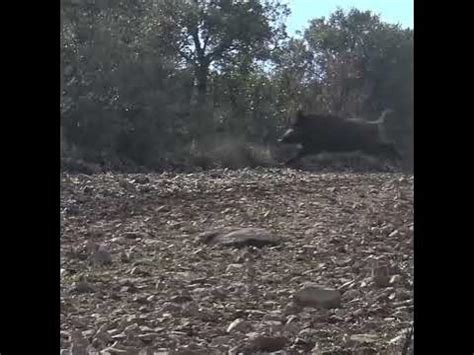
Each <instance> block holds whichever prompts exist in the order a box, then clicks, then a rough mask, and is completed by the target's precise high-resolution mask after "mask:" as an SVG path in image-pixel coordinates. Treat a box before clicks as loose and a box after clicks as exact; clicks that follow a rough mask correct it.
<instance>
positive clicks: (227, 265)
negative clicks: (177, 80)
mask: <svg viewBox="0 0 474 355" xmlns="http://www.w3.org/2000/svg"><path fill="white" fill-rule="evenodd" d="M244 227H251V229H244V230H240V231H239V230H238V229H239V228H244ZM252 228H253V229H252ZM236 230H237V232H235V231H236ZM232 231H234V234H233V235H232V236H231V237H229V236H226V233H229V232H232ZM219 238H221V239H219ZM226 238H227V239H226ZM229 238H230V239H229ZM232 238H233V239H232ZM239 238H240V239H239ZM259 238H260V239H259ZM229 240H230V242H229ZM255 240H257V241H260V243H255ZM252 241H253V242H254V243H252ZM234 242H235V243H234ZM267 242H268V245H266V243H267ZM249 244H251V245H249ZM61 286H62V287H61V348H62V349H65V350H63V352H64V353H65V354H69V353H71V352H72V353H73V354H82V353H85V352H86V349H87V350H88V351H103V353H104V354H106V353H110V354H139V353H141V354H147V353H148V354H153V352H155V353H160V354H168V353H170V354H171V353H172V354H239V353H245V354H256V353H268V352H274V353H275V354H298V353H304V354H312V353H314V354H376V353H377V354H380V353H388V354H400V353H402V347H403V344H404V342H405V338H406V333H407V330H408V329H409V328H410V326H411V324H412V320H413V178H412V176H408V175H402V174H394V173H383V174H382V173H379V174H343V173H339V174H329V173H328V174H318V173H310V172H302V171H296V170H290V169H260V170H259V169H256V170H246V169H243V170H239V171H226V170H214V171H208V172H200V173H192V174H172V173H163V174H147V175H143V174H130V175H119V174H99V175H92V176H88V175H80V174H79V175H69V174H62V175H61ZM94 349H95V350H94Z"/></svg>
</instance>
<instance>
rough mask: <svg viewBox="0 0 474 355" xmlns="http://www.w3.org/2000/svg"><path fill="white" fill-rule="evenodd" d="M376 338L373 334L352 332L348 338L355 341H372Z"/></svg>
mask: <svg viewBox="0 0 474 355" xmlns="http://www.w3.org/2000/svg"><path fill="white" fill-rule="evenodd" d="M377 339H378V337H377V335H375V334H353V335H351V336H350V340H351V341H353V342H356V343H374V342H376V341H377Z"/></svg>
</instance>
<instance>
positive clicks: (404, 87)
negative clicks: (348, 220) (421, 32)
mask: <svg viewBox="0 0 474 355" xmlns="http://www.w3.org/2000/svg"><path fill="white" fill-rule="evenodd" d="M288 13H289V10H288V8H287V7H286V6H285V5H283V4H282V3H281V2H280V1H277V0H274V1H271V0H265V1H258V0H248V1H238V0H141V1H138V0H127V1H126V0H114V1H112V0H101V1H99V0H95V1H90V0H63V1H62V7H61V22H62V27H61V74H62V75H61V85H62V86H61V87H62V93H61V118H62V121H61V135H62V137H61V143H62V146H61V153H62V154H63V156H70V157H78V158H82V159H84V160H86V161H90V162H96V163H101V164H102V165H104V166H111V165H114V164H115V165H117V166H123V164H135V165H141V166H147V167H149V168H152V169H158V168H163V167H168V166H172V165H173V164H178V163H179V164H195V163H196V160H199V159H201V160H202V159H204V158H203V157H207V158H205V159H204V160H206V159H207V161H210V160H212V159H215V160H216V161H217V160H219V161H221V163H220V164H221V165H226V164H228V165H229V166H236V165H239V164H244V165H245V164H246V163H245V162H247V163H248V164H250V165H252V164H257V165H258V163H256V162H261V161H263V160H265V161H269V159H267V158H265V159H260V158H258V159H254V158H252V157H251V156H252V154H253V153H252V154H250V153H248V152H249V151H251V150H252V149H253V150H256V151H260V152H267V151H268V149H269V148H268V147H267V146H268V145H272V144H273V143H274V142H275V140H276V138H277V137H278V135H279V134H280V133H281V131H282V129H283V128H284V127H285V125H286V124H287V121H288V118H289V117H291V116H292V115H293V114H294V112H295V111H296V109H297V108H300V107H303V108H305V109H306V110H308V111H313V112H318V111H325V112H333V113H337V114H341V115H347V116H354V115H357V116H361V117H365V118H369V119H372V118H375V117H376V116H378V115H379V114H380V112H381V111H382V110H383V109H385V108H387V107H390V108H392V109H394V110H395V112H396V114H395V115H393V117H392V118H391V120H390V121H391V122H390V133H391V137H392V138H393V139H395V140H396V141H397V142H398V143H399V144H400V146H401V147H402V148H403V150H404V152H405V153H406V156H407V161H409V160H410V157H412V154H413V153H412V151H413V147H412V138H413V134H412V132H413V129H412V120H413V32H412V31H411V30H404V29H401V28H400V27H399V26H394V25H390V24H386V23H383V22H381V21H380V19H379V18H378V17H377V16H376V15H374V14H372V13H370V12H361V11H358V10H356V9H353V10H351V11H350V12H348V13H344V12H343V11H342V10H337V11H336V12H334V13H333V14H332V15H331V16H330V17H329V19H325V18H320V19H314V20H313V21H312V22H311V24H310V25H309V27H308V28H307V30H306V31H305V33H304V36H303V37H302V38H288V36H287V34H286V31H285V18H286V16H287V15H288ZM251 146H254V147H258V148H255V149H254V148H251ZM230 151H233V152H234V153H236V154H237V155H235V154H233V153H232V154H231V153H230ZM237 151H239V152H241V153H237ZM193 152H194V153H193ZM196 152H197V153H196ZM226 152H227V153H226ZM265 154H266V153H265ZM265 154H263V155H265ZM224 156H228V157H229V159H227V161H228V163H225V162H226V158H225V157H224ZM231 156H233V157H231ZM192 157H194V158H192ZM196 157H201V158H199V159H198V158H196ZM237 157H238V158H237ZM270 160H271V159H270ZM236 162H238V163H236ZM252 162H253V163H252ZM262 164H263V163H262ZM204 165H211V166H212V165H213V164H211V162H209V163H206V164H204ZM214 165H215V164H214Z"/></svg>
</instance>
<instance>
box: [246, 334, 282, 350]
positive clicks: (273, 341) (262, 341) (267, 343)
mask: <svg viewBox="0 0 474 355" xmlns="http://www.w3.org/2000/svg"><path fill="white" fill-rule="evenodd" d="M287 342H288V340H287V339H286V338H285V337H275V336H264V335H260V336H257V337H256V338H254V339H253V340H251V341H250V343H249V344H248V345H247V346H246V347H245V348H246V349H247V350H250V351H265V352H275V351H278V350H280V349H282V348H283V347H284V346H285V345H286V343H287Z"/></svg>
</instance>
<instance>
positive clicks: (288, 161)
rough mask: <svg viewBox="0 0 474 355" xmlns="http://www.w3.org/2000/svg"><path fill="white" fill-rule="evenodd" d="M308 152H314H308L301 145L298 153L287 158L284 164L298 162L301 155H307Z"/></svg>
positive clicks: (288, 164) (289, 164) (290, 164)
mask: <svg viewBox="0 0 474 355" xmlns="http://www.w3.org/2000/svg"><path fill="white" fill-rule="evenodd" d="M309 154H315V153H314V152H309V151H308V150H306V149H305V148H304V146H303V147H302V148H300V149H299V150H298V153H297V154H296V156H295V157H293V158H291V159H289V160H287V161H286V162H285V165H286V166H292V165H295V163H298V162H299V161H300V160H301V158H303V157H305V156H306V155H309Z"/></svg>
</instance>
